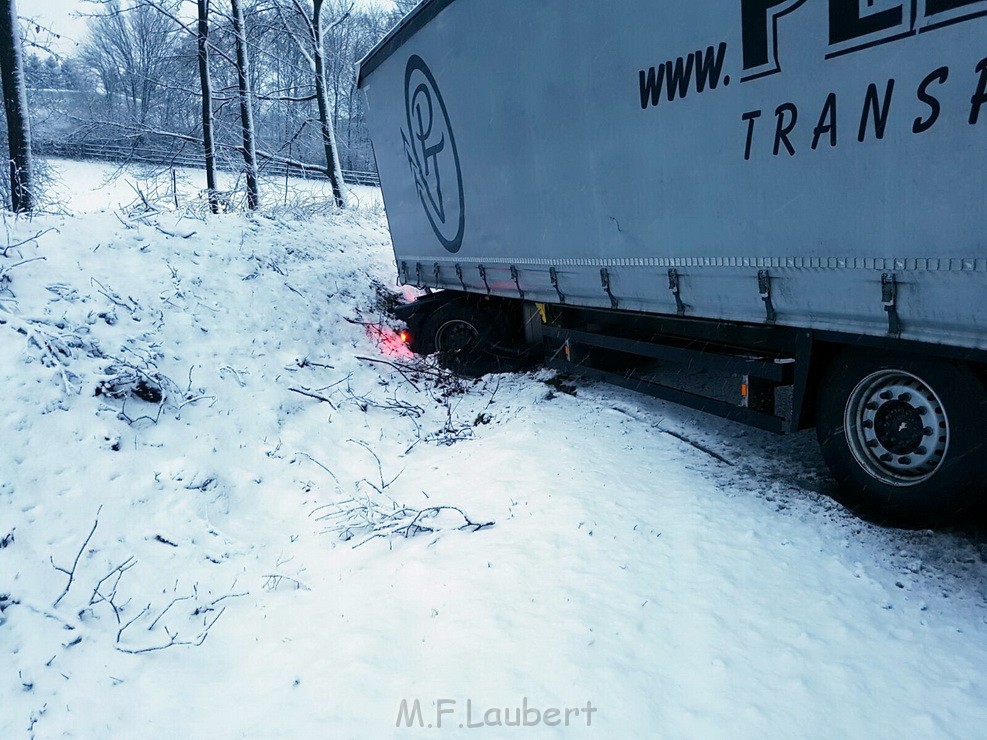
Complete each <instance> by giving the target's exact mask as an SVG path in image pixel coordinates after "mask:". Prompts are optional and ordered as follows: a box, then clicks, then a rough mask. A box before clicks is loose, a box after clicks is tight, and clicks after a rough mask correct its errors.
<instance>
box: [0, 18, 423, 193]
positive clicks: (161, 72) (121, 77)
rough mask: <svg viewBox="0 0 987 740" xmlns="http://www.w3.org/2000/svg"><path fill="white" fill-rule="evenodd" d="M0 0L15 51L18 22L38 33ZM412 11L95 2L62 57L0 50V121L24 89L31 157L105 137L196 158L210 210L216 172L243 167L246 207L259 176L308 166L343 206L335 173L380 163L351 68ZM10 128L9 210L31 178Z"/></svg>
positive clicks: (35, 50) (36, 49)
mask: <svg viewBox="0 0 987 740" xmlns="http://www.w3.org/2000/svg"><path fill="white" fill-rule="evenodd" d="M0 4H2V5H3V6H7V7H8V9H9V12H8V13H7V17H8V18H10V19H11V23H12V25H13V29H12V30H10V31H8V30H6V27H5V24H4V23H3V22H2V18H0V33H4V34H5V36H10V38H11V39H12V40H11V42H10V46H11V50H13V46H14V45H16V43H19V40H18V41H17V42H16V43H15V41H14V40H13V39H14V36H16V35H17V31H18V29H17V26H18V24H21V25H23V26H25V27H27V28H28V29H32V28H35V26H34V24H33V23H29V22H28V20H29V19H27V18H24V17H20V18H19V19H18V17H17V14H16V13H17V11H16V9H15V8H14V0H0ZM415 4H417V3H416V2H406V1H402V2H398V3H395V4H389V5H388V6H387V7H384V6H370V7H365V6H362V5H361V7H359V8H357V7H356V6H355V3H354V2H353V0H99V1H98V2H95V3H93V4H92V6H91V7H92V13H91V15H90V16H89V17H88V21H87V25H88V30H87V34H86V37H85V39H84V40H83V41H82V43H81V45H80V46H79V47H78V48H77V49H76V51H74V52H73V53H72V54H71V55H69V56H65V55H59V54H57V53H50V50H49V49H47V48H46V46H45V44H44V43H41V42H38V41H37V40H35V41H33V42H32V41H31V40H30V39H29V41H28V43H27V44H26V45H27V47H28V48H27V49H26V50H25V53H22V54H21V55H20V57H21V58H20V63H19V67H18V65H17V64H15V60H14V59H13V58H12V57H11V58H10V59H6V57H7V56H8V55H0V56H2V57H3V58H2V59H0V61H3V60H4V59H6V62H8V63H4V64H0V72H5V69H6V67H10V68H11V70H12V71H13V74H11V75H6V74H4V75H0V76H2V77H3V78H4V81H5V83H6V81H7V78H8V77H9V78H10V82H11V85H10V87H11V94H10V95H8V93H7V87H8V86H7V85H6V84H5V86H4V102H5V111H6V112H7V114H8V115H7V121H8V122H9V121H10V120H17V118H18V116H17V111H16V110H12V109H16V108H17V107H18V104H17V100H18V95H19V93H18V92H17V88H20V89H21V90H22V91H23V94H24V96H25V97H26V100H27V112H29V115H28V116H27V118H28V119H29V120H27V121H25V126H26V128H25V127H21V129H18V130H20V131H21V132H22V133H24V132H28V133H26V134H25V135H27V136H28V137H30V138H33V141H34V149H35V150H37V151H39V152H42V153H43V152H44V150H45V147H46V146H47V145H49V144H50V143H54V142H66V141H72V142H75V143H78V144H86V143H89V144H97V143H105V142H113V143H114V144H115V145H117V146H121V145H122V146H125V147H127V148H128V149H129V150H130V151H132V152H133V153H134V154H135V155H138V154H140V153H141V152H142V151H145V150H146V151H152V150H153V151H155V152H158V153H160V152H173V153H174V154H175V155H176V156H178V155H179V154H180V155H182V157H183V160H184V158H187V156H188V155H189V153H196V154H197V155H201V157H202V163H203V168H204V169H205V170H206V174H207V184H206V189H207V190H208V193H209V199H210V204H211V205H212V207H213V210H218V207H219V204H218V199H217V196H216V192H215V191H216V177H215V171H216V169H217V168H220V169H234V170H236V171H239V172H242V173H243V175H244V178H243V180H244V183H245V187H246V191H247V203H248V206H249V207H251V208H254V207H256V206H257V205H259V192H258V188H257V178H258V177H259V176H263V174H264V172H265V170H266V169H267V168H270V167H274V166H280V167H282V168H283V167H285V166H290V167H295V168H303V169H306V170H313V171H318V172H321V173H323V174H325V175H326V176H327V177H328V178H329V179H330V181H331V182H332V184H333V191H334V197H335V199H336V202H337V204H338V205H339V206H341V207H342V206H344V205H345V192H344V190H343V188H342V183H341V170H361V171H373V170H375V169H376V164H375V162H374V158H373V151H372V148H371V146H370V139H369V135H368V132H367V125H366V110H365V103H364V99H363V96H362V94H360V92H359V91H358V90H357V89H356V78H355V67H356V63H357V61H359V59H361V58H362V57H363V56H364V55H365V54H366V53H367V52H368V51H369V50H370V49H371V48H372V47H373V45H374V44H376V43H377V42H378V41H379V40H380V39H381V38H382V37H383V35H384V34H385V33H386V32H387V30H388V29H389V28H390V27H391V26H393V24H394V23H396V22H397V21H398V20H399V19H400V18H401V16H402V14H403V13H404V12H406V11H407V10H409V9H410V8H411V7H413V6H414V5H415ZM37 30H40V27H37ZM6 43H7V39H6V38H4V39H3V40H0V45H4V44H6ZM17 69H19V70H20V71H19V72H17ZM11 113H13V116H12V117H11ZM32 126H33V130H32V129H31V127H32ZM18 130H15V128H11V127H10V126H9V125H8V127H7V130H6V131H4V132H3V133H4V138H5V139H6V140H7V142H6V143H8V144H9V148H10V150H11V153H10V161H11V169H10V172H11V174H10V175H8V176H7V179H8V180H9V181H10V183H11V184H10V185H8V186H7V187H6V191H7V192H6V193H5V195H6V196H7V200H8V201H10V202H11V205H13V206H14V208H15V210H16V209H18V205H20V206H21V207H23V206H24V205H25V198H21V200H20V202H19V204H14V203H13V199H14V198H13V193H14V191H15V190H17V187H14V186H15V185H16V183H17V182H19V179H18V178H20V177H21V175H24V176H26V177H28V178H29V175H28V174H27V170H26V169H25V165H24V164H23V162H22V163H21V164H17V163H16V162H17V161H18V160H23V157H17V156H15V153H14V148H15V147H14V145H15V144H18V142H19V141H20V138H23V136H21V137H20V138H18ZM8 132H9V133H8ZM11 134H13V135H11ZM15 139H16V140H17V141H15ZM18 146H20V149H21V150H23V149H24V147H23V146H22V145H20V144H18ZM21 153H22V154H23V153H24V152H23V151H22V152H21ZM20 189H21V191H22V194H23V193H25V192H26V191H25V189H24V188H23V187H21V188H20ZM28 190H30V188H28ZM27 200H30V198H27Z"/></svg>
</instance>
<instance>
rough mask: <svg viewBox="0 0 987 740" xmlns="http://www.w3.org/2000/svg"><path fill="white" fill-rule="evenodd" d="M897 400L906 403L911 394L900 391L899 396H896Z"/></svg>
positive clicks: (910, 398)
mask: <svg viewBox="0 0 987 740" xmlns="http://www.w3.org/2000/svg"><path fill="white" fill-rule="evenodd" d="M898 400H899V401H901V402H902V403H908V402H909V401H911V400H912V394H911V393H902V394H901V395H900V396H898Z"/></svg>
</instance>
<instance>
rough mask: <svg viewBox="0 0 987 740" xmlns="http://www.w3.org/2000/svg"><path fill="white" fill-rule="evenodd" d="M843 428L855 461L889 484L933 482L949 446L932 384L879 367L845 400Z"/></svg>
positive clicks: (945, 420) (945, 423) (942, 411)
mask: <svg viewBox="0 0 987 740" xmlns="http://www.w3.org/2000/svg"><path fill="white" fill-rule="evenodd" d="M844 426H845V429H846V437H847V442H848V443H849V445H850V451H851V452H852V453H853V456H854V458H855V459H856V460H857V463H859V465H860V466H861V467H862V468H863V469H864V470H865V471H866V472H867V474H868V475H870V476H871V477H872V478H875V479H876V480H879V481H880V482H882V483H886V484H888V485H891V486H915V485H918V484H919V483H923V482H925V481H927V480H929V479H930V478H931V477H932V476H934V475H935V474H936V473H937V472H938V470H939V468H941V467H942V464H943V461H944V460H945V459H946V453H947V452H948V450H949V440H950V426H949V419H948V417H947V416H946V410H945V408H944V407H943V405H942V401H941V400H940V399H939V396H938V395H937V394H936V392H935V391H934V390H933V389H932V387H931V386H930V385H929V384H928V383H926V382H925V381H923V380H922V379H921V378H919V377H917V376H915V375H912V374H911V373H906V372H904V371H902V370H881V371H879V372H876V373H874V374H872V375H869V376H867V377H866V378H864V379H863V380H862V381H860V383H858V384H857V387H856V388H854V390H853V392H852V393H851V394H850V399H849V401H848V402H847V405H846V411H845V413H844Z"/></svg>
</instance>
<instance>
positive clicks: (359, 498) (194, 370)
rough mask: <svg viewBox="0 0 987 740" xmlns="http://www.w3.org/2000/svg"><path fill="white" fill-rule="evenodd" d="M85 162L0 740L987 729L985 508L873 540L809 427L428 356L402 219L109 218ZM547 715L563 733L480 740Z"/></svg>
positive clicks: (6, 581) (11, 264)
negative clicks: (771, 431) (770, 430)
mask: <svg viewBox="0 0 987 740" xmlns="http://www.w3.org/2000/svg"><path fill="white" fill-rule="evenodd" d="M73 166H74V167H77V169H78V173H77V175H75V176H69V177H65V181H66V182H68V183H69V192H70V193H73V194H74V195H72V199H71V200H69V201H68V207H69V210H72V211H74V212H75V213H76V214H77V215H57V216H40V217H36V218H34V219H33V220H27V219H19V220H15V219H12V218H10V217H8V218H7V219H6V221H5V222H4V227H5V228H6V242H5V243H6V244H15V243H17V242H20V241H22V240H27V241H26V242H25V243H24V244H23V245H21V246H18V247H16V248H13V249H9V250H7V252H6V255H5V256H3V257H0V337H2V338H3V340H2V344H0V346H2V347H3V348H4V352H3V353H0V389H2V394H3V395H2V399H3V404H2V405H0V667H2V670H0V737H3V738H7V737H11V738H13V737H26V736H36V737H56V736H63V735H66V736H75V737H84V738H89V737H117V736H119V737H135V736H147V737H175V736H187V737H196V738H198V737H203V738H205V737H218V738H226V737H360V738H377V737H402V736H405V735H407V736H418V735H423V736H449V737H456V736H461V735H465V736H472V735H474V734H475V735H476V736H483V735H486V736H490V737H501V736H503V735H505V734H508V733H509V732H510V733H511V734H519V733H524V734H525V735H527V734H529V733H530V734H531V735H532V736H558V735H568V734H570V733H572V734H575V735H578V736H587V737H588V736H594V735H595V736H599V737H607V738H611V737H701V738H707V737H713V738H715V737H724V738H726V737H730V738H733V737H763V736H766V735H768V736H798V737H820V738H822V737H867V738H871V737H887V738H892V737H895V738H896V737H902V736H909V737H976V736H982V734H983V732H984V729H983V728H984V727H985V726H987V725H985V723H987V701H985V699H987V537H984V534H983V533H984V532H985V531H987V528H985V527H984V526H983V524H982V523H974V524H971V527H970V530H969V531H966V532H899V531H891V530H883V529H879V528H875V527H872V526H870V525H867V524H864V523H862V522H860V521H858V520H856V519H853V518H852V517H850V516H849V515H847V514H846V513H844V512H843V511H842V510H841V509H840V508H839V507H838V506H837V505H835V504H833V503H831V502H830V500H829V499H827V498H826V497H825V495H824V494H825V491H826V488H827V486H828V485H829V483H828V482H827V479H826V477H825V473H824V471H823V470H822V468H821V465H820V462H819V458H818V453H817V452H816V451H815V448H814V444H813V440H812V438H811V435H810V436H808V437H805V436H800V437H794V438H791V439H781V440H779V439H775V438H773V437H770V436H768V435H765V434H761V433H759V432H756V431H751V430H748V429H746V428H743V427H740V426H737V425H733V424H730V423H728V422H723V421H719V420H713V419H710V418H709V417H705V416H703V415H701V414H698V413H693V412H691V411H687V410H683V409H680V408H677V407H674V406H669V405H666V404H663V403H660V402H658V401H654V400H651V399H647V398H644V397H640V396H637V395H634V394H632V393H629V392H625V391H622V390H619V389H615V388H611V387H608V386H603V385H595V384H589V383H582V382H580V383H578V387H577V388H576V389H575V395H570V394H569V393H567V392H565V391H566V390H570V389H569V388H567V387H563V388H559V387H558V386H559V385H560V384H559V383H558V382H556V381H555V379H554V377H553V373H551V372H547V371H535V372H531V373H527V374H519V375H508V376H492V377H488V378H484V379H483V380H481V381H478V382H460V381H455V380H453V379H450V378H449V377H447V376H445V375H444V374H443V373H441V372H440V371H438V370H436V369H435V368H434V367H433V366H431V365H428V364H421V363H417V362H416V361H415V360H414V358H411V357H409V356H407V353H406V352H405V350H404V349H403V347H402V346H401V345H400V343H399V342H398V341H397V340H396V339H395V338H394V335H393V333H392V332H391V331H390V330H389V329H388V326H387V319H386V317H385V315H384V313H383V305H384V304H385V303H386V302H387V300H389V299H390V298H391V297H392V296H393V294H394V293H393V291H394V289H393V288H392V286H393V283H394V268H393V265H392V261H391V260H392V256H391V253H390V246H389V243H388V236H387V231H386V226H385V222H384V220H383V217H382V214H381V212H380V208H379V206H373V205H371V206H370V207H369V208H366V209H357V210H356V211H354V212H351V213H347V214H343V215H340V214H332V213H328V212H326V213H324V214H322V215H313V214H312V209H301V211H304V218H302V217H300V216H299V215H298V214H297V213H295V214H293V212H292V210H291V209H283V210H281V211H278V212H276V213H274V214H273V215H257V216H254V217H251V218H248V217H245V216H243V215H222V216H218V217H212V218H209V219H208V220H197V219H196V218H195V217H194V216H193V215H185V216H182V215H179V213H162V214H159V215H152V216H145V215H141V214H140V212H139V209H138V210H135V209H128V210H124V211H120V212H114V211H110V210H99V208H100V200H99V198H102V199H103V200H102V204H103V205H104V206H105V205H107V204H111V205H114V206H116V205H118V204H125V203H129V202H131V201H132V200H134V198H131V197H124V195H123V193H122V191H114V190H113V187H116V186H113V187H110V188H108V189H107V188H103V189H100V188H96V185H97V184H98V183H99V182H100V179H99V176H98V173H99V172H100V171H102V170H101V169H100V168H98V167H94V166H86V165H73ZM73 166H70V167H69V168H67V169H71V167H73ZM80 176H81V180H80ZM85 183H88V185H86V187H90V188H94V189H95V190H94V192H93V193H91V194H90V195H85V196H83V195H82V194H81V191H82V188H83V186H84V184H85ZM114 192H116V195H114ZM83 197H85V198H86V199H88V201H87V202H86V203H85V204H83V202H82V201H81V200H80V198H83ZM191 197H192V196H191V195H190V196H189V198H191ZM367 199H368V200H370V199H371V196H370V195H368V196H367ZM90 211H91V212H90ZM193 213H194V209H193ZM39 233H40V234H41V235H40V236H38V237H37V238H36V239H31V238H30V237H32V236H33V235H35V234H39ZM32 260H33V261H32ZM563 385H564V384H563ZM142 397H143V399H144V400H141V399H142ZM375 535H380V536H375ZM70 574H71V578H70ZM67 586H70V587H69V588H68V589H67V590H66V588H67ZM416 700H417V701H418V702H419V705H418V706H419V707H420V709H421V721H422V724H424V725H427V724H433V725H437V724H438V722H439V719H440V715H439V710H442V711H443V714H442V715H441V720H442V731H441V732H439V731H438V730H437V729H431V730H429V729H427V728H418V723H417V715H414V708H415V701H416ZM447 700H448V701H447ZM402 701H405V702H407V703H406V704H405V707H406V709H407V711H408V713H409V714H410V715H412V716H413V718H414V720H415V722H414V724H415V728H413V729H407V728H405V727H403V726H402V727H401V728H397V727H396V721H397V720H398V717H399V712H400V710H401V706H402ZM468 702H469V704H468ZM525 702H526V703H527V706H528V708H529V711H528V714H527V716H526V717H525V716H524V715H522V721H523V720H524V719H527V720H528V721H533V720H534V719H535V714H534V712H536V711H537V712H539V713H543V712H546V710H553V709H558V710H561V711H560V713H558V714H556V713H553V712H549V713H548V714H547V718H548V719H549V721H550V722H556V721H561V722H562V724H561V725H558V726H549V725H546V724H544V722H542V724H540V725H538V726H537V727H532V728H529V729H528V730H526V731H525V730H514V729H513V728H510V729H508V728H507V727H497V726H489V725H493V724H494V723H496V722H497V721H500V722H502V723H505V724H506V723H507V722H514V720H515V708H517V707H522V706H523V705H524V704H525ZM587 703H591V708H592V710H593V711H592V713H590V714H589V715H587V712H586V709H587ZM498 708H499V709H498ZM508 708H509V711H505V710H508ZM575 709H579V710H580V713H579V714H576V713H574V711H569V712H568V717H569V726H568V727H565V724H564V722H565V717H566V710H575ZM468 711H469V714H467V712H468ZM445 712H448V713H445ZM540 718H541V719H542V720H544V719H546V715H544V714H541V717H540ZM588 719H590V720H591V721H592V726H591V727H587V724H588V722H587V720H588ZM484 721H486V722H487V723H488V725H487V726H485V727H483V728H482V729H481V728H478V727H472V728H471V727H468V726H466V727H462V728H461V725H468V724H470V723H472V724H473V725H477V724H483V723H484Z"/></svg>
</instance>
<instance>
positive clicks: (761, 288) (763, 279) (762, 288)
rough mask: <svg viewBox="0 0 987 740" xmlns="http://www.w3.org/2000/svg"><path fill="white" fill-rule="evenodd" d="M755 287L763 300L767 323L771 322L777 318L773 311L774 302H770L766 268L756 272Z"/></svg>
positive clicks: (769, 277)
mask: <svg viewBox="0 0 987 740" xmlns="http://www.w3.org/2000/svg"><path fill="white" fill-rule="evenodd" d="M757 289H758V292H760V294H761V300H762V301H764V310H765V312H766V313H767V320H768V323H769V324H773V323H775V321H776V320H777V318H778V314H777V313H775V306H774V303H772V302H771V275H770V274H769V273H768V271H767V270H760V271H759V272H758V273H757Z"/></svg>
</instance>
